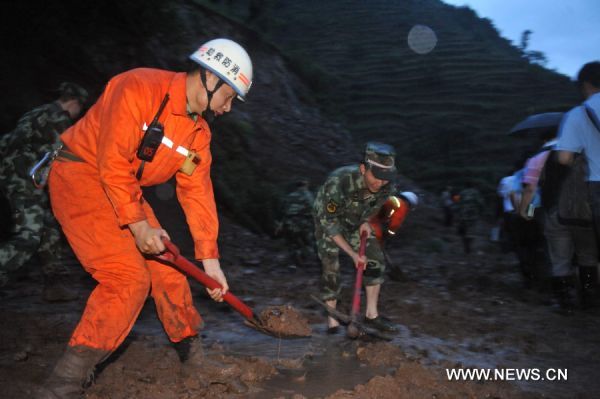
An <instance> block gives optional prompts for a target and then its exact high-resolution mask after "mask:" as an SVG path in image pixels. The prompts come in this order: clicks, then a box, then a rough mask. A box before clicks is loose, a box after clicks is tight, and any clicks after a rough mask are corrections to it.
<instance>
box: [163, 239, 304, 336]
mask: <svg viewBox="0 0 600 399" xmlns="http://www.w3.org/2000/svg"><path fill="white" fill-rule="evenodd" d="M163 243H164V244H165V248H166V251H165V252H164V253H163V254H162V255H159V256H157V257H158V258H159V259H161V260H163V261H165V262H167V263H169V264H171V265H173V266H174V267H175V268H177V269H178V270H180V271H182V272H184V273H185V274H187V275H189V276H190V277H192V278H193V279H194V280H196V281H198V282H199V283H200V284H202V285H203V286H204V287H206V288H209V289H211V290H213V289H215V288H222V287H221V284H219V282H218V281H216V280H215V279H213V278H212V277H210V276H209V275H208V274H206V273H205V272H204V271H203V270H202V269H200V268H199V267H198V266H196V265H195V264H194V263H192V262H190V261H189V260H187V259H186V258H184V257H183V256H181V253H180V251H179V248H177V246H176V245H175V244H173V243H172V242H171V241H169V240H167V239H163ZM223 301H225V302H227V303H228V304H229V305H230V306H231V307H232V308H233V309H235V310H236V311H237V312H238V313H239V314H241V315H242V316H244V318H245V319H246V324H247V325H248V326H250V327H252V328H254V329H256V330H258V331H260V332H262V333H265V334H268V335H272V336H276V337H278V338H292V337H294V336H291V335H290V336H285V335H282V334H281V333H275V332H273V331H270V330H269V329H268V328H266V326H265V325H264V324H263V323H262V322H261V320H260V319H259V318H257V317H256V316H255V314H254V311H253V310H252V309H251V308H250V307H249V306H248V305H246V304H245V303H244V302H243V301H242V300H241V299H239V298H238V297H237V296H235V295H233V294H232V293H231V291H227V293H226V294H225V295H223Z"/></svg>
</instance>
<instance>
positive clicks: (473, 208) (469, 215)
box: [456, 183, 484, 254]
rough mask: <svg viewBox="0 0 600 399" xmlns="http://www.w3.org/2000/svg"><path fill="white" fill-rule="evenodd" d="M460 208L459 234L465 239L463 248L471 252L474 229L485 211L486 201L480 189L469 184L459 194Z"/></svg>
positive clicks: (458, 205)
mask: <svg viewBox="0 0 600 399" xmlns="http://www.w3.org/2000/svg"><path fill="white" fill-rule="evenodd" d="M456 206H457V210H458V212H457V213H458V234H459V235H460V236H461V238H462V241H463V248H464V251H465V253H466V254H468V253H471V242H472V241H473V238H474V234H473V230H474V228H475V225H476V223H477V221H478V220H479V217H480V215H481V214H482V212H483V208H484V203H483V198H482V197H481V194H480V193H479V191H478V190H477V189H476V188H474V187H473V186H472V184H471V183H468V184H467V188H465V189H464V190H462V191H461V192H460V194H459V200H458V204H457V205H456Z"/></svg>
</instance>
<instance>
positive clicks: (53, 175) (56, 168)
mask: <svg viewBox="0 0 600 399" xmlns="http://www.w3.org/2000/svg"><path fill="white" fill-rule="evenodd" d="M99 182H100V178H99V176H98V174H97V172H96V171H95V170H94V169H93V168H92V167H91V166H89V165H87V164H85V163H79V162H60V161H58V162H55V163H54V165H53V166H52V170H51V172H50V179H49V189H50V197H51V200H52V206H53V210H54V214H55V216H56V218H57V220H58V221H59V222H60V224H61V226H62V228H63V231H64V233H65V235H66V237H67V239H68V240H69V243H70V244H71V247H72V248H73V251H74V252H75V254H76V255H77V257H78V259H79V261H80V262H81V263H82V265H83V267H84V269H85V270H86V271H87V272H88V273H90V274H91V275H92V277H93V278H94V279H95V280H96V281H98V285H97V286H96V288H95V289H94V290H93V292H92V294H91V295H90V297H89V299H88V302H87V305H86V308H85V310H84V312H83V316H82V317H81V320H80V322H79V324H78V325H77V327H76V329H75V331H74V332H73V335H72V336H71V340H70V342H69V345H71V346H77V345H84V346H87V347H91V348H96V349H102V350H108V351H113V350H115V349H116V348H117V347H118V346H119V345H120V344H121V343H122V342H123V340H124V339H125V338H126V337H127V335H128V334H129V331H130V330H131V328H132V327H133V325H134V323H135V320H136V319H137V317H138V315H139V313H140V311H141V309H142V307H143V305H144V302H145V300H146V298H147V296H148V293H149V291H150V290H152V297H153V298H154V301H155V303H156V309H157V311H158V316H159V318H160V320H161V322H162V324H163V327H164V329H165V331H166V333H167V335H168V336H169V338H170V339H171V341H173V342H178V341H180V340H182V339H183V338H186V337H188V336H191V335H195V334H197V331H198V328H200V326H201V323H202V319H201V318H200V315H199V314H198V312H197V311H196V309H195V308H194V305H193V302H192V296H191V292H190V287H189V284H188V281H187V279H186V277H185V276H184V275H183V274H181V273H180V272H178V271H177V270H175V269H173V268H172V267H169V266H166V265H163V264H161V263H159V262H156V261H150V260H147V259H145V258H144V257H143V256H142V255H141V253H140V252H139V250H138V249H137V247H136V245H135V240H134V239H133V236H132V235H131V233H130V231H129V229H127V228H120V227H119V226H118V223H117V220H116V216H115V212H114V210H113V208H112V206H111V204H110V202H109V200H108V198H107V197H106V195H105V193H104V191H103V189H102V187H101V185H100V183H99ZM144 211H145V213H146V215H147V218H148V222H149V223H150V224H151V225H152V226H154V227H158V226H159V224H158V221H157V220H156V217H155V216H154V213H153V212H152V209H151V208H150V207H149V206H148V205H147V204H144Z"/></svg>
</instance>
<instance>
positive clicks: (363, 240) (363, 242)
mask: <svg viewBox="0 0 600 399" xmlns="http://www.w3.org/2000/svg"><path fill="white" fill-rule="evenodd" d="M367 235H368V233H367V232H366V231H363V232H362V233H361V235H360V247H359V248H358V256H360V257H363V256H365V252H366V250H367ZM364 271H365V263H364V262H359V263H358V267H357V268H356V281H355V282H354V296H353V297H352V311H351V312H350V316H351V317H352V320H356V318H357V316H358V313H359V312H360V295H361V290H362V279H363V272H364Z"/></svg>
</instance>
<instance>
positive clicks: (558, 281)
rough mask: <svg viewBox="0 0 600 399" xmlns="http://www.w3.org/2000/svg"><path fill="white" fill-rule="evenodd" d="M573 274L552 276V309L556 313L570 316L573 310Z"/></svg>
mask: <svg viewBox="0 0 600 399" xmlns="http://www.w3.org/2000/svg"><path fill="white" fill-rule="evenodd" d="M573 288H574V284H573V276H565V277H553V278H552V290H553V292H554V303H553V304H552V307H553V310H554V311H555V312H556V313H559V314H562V315H565V316H570V315H572V314H573V313H574V311H575V298H574V296H573V293H572V291H573Z"/></svg>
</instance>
